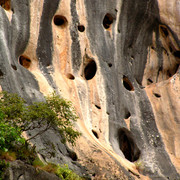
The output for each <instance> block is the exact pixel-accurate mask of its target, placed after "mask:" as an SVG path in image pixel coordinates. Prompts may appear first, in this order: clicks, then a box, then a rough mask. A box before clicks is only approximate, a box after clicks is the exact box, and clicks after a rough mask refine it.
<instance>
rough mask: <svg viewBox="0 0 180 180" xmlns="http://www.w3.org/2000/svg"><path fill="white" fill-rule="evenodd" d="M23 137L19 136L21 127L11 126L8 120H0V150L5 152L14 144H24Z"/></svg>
mask: <svg viewBox="0 0 180 180" xmlns="http://www.w3.org/2000/svg"><path fill="white" fill-rule="evenodd" d="M25 141H26V140H25V139H24V138H22V137H21V129H20V128H18V127H13V126H11V125H10V124H9V123H8V122H4V121H3V120H1V121H0V151H3V152H7V151H10V150H12V149H14V147H15V145H16V144H17V145H24V144H25Z"/></svg>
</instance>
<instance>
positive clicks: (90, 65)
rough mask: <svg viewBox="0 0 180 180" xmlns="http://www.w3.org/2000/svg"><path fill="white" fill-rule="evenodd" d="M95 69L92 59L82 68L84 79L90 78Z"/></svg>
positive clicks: (93, 74)
mask: <svg viewBox="0 0 180 180" xmlns="http://www.w3.org/2000/svg"><path fill="white" fill-rule="evenodd" d="M96 71H97V66H96V62H95V61H94V60H90V61H89V62H88V63H87V64H86V66H85V68H84V77H85V79H86V80H90V79H92V78H93V77H94V76H95V74H96Z"/></svg>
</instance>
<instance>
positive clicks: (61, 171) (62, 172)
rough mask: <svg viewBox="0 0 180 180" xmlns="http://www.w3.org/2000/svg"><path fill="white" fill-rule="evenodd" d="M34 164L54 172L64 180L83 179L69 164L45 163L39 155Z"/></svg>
mask: <svg viewBox="0 0 180 180" xmlns="http://www.w3.org/2000/svg"><path fill="white" fill-rule="evenodd" d="M33 166H34V167H36V168H39V169H41V170H44V171H47V172H49V173H54V174H56V175H57V176H58V177H59V178H60V179H62V180H83V178H81V177H80V176H78V175H77V174H76V173H75V172H73V171H72V170H70V169H69V167H68V165H67V164H65V165H61V166H60V165H59V164H58V165H56V164H53V163H48V164H46V165H45V164H43V162H42V161H41V160H40V159H39V158H38V157H37V158H36V159H35V160H34V162H33Z"/></svg>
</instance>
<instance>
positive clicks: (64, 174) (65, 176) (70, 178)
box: [56, 164, 83, 180]
mask: <svg viewBox="0 0 180 180" xmlns="http://www.w3.org/2000/svg"><path fill="white" fill-rule="evenodd" d="M57 167H58V168H57V171H56V174H57V175H58V177H59V178H61V179H62V180H83V178H81V177H80V176H78V175H77V174H76V173H74V172H73V171H72V170H70V169H69V167H68V165H67V164H65V165H64V166H60V165H58V166H57Z"/></svg>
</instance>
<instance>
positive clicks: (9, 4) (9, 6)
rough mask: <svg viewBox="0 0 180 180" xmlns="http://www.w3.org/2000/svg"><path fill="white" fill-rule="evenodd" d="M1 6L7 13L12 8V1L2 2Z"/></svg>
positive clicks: (3, 0) (4, 0)
mask: <svg viewBox="0 0 180 180" xmlns="http://www.w3.org/2000/svg"><path fill="white" fill-rule="evenodd" d="M0 6H2V8H4V9H5V10H6V11H8V10H10V8H11V1H10V0H0Z"/></svg>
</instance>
